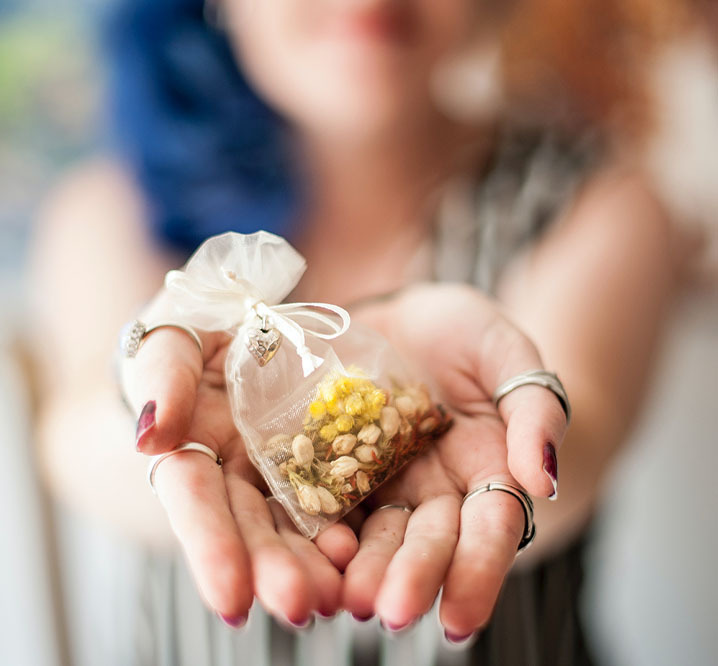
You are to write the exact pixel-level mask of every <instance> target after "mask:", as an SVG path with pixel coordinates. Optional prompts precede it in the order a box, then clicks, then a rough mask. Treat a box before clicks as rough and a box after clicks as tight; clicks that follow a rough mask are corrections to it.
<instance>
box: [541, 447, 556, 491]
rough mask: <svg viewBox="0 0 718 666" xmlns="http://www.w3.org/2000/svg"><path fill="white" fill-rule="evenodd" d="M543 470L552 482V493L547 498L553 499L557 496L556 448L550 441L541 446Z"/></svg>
mask: <svg viewBox="0 0 718 666" xmlns="http://www.w3.org/2000/svg"><path fill="white" fill-rule="evenodd" d="M543 471H544V472H546V476H548V478H549V479H551V483H552V484H553V493H551V494H550V495H549V497H548V498H549V499H550V500H555V499H556V498H557V497H558V462H557V460H556V449H555V448H554V446H553V444H551V443H549V444H546V445H545V446H544V447H543Z"/></svg>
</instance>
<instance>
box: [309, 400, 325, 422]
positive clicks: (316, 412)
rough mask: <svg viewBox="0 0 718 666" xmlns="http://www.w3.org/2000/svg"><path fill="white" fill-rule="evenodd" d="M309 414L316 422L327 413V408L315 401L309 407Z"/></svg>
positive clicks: (320, 402)
mask: <svg viewBox="0 0 718 666" xmlns="http://www.w3.org/2000/svg"><path fill="white" fill-rule="evenodd" d="M309 413H310V414H311V416H312V418H313V419H316V420H317V421H318V420H319V419H321V418H322V417H323V416H324V415H325V414H326V413H327V406H326V405H325V404H324V403H323V402H322V401H321V400H315V401H314V402H312V403H311V404H310V405H309Z"/></svg>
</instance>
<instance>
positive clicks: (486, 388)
mask: <svg viewBox="0 0 718 666" xmlns="http://www.w3.org/2000/svg"><path fill="white" fill-rule="evenodd" d="M164 307H165V303H164V300H163V297H162V294H160V295H159V296H158V297H157V298H156V299H155V301H154V302H153V303H152V304H151V305H150V306H149V308H148V310H146V311H145V312H144V313H143V320H144V321H149V322H152V321H160V320H162V319H165V320H166V319H167V317H163V316H162V314H163V308H164ZM352 316H353V318H354V319H356V320H360V321H363V322H365V323H367V324H369V325H370V326H371V327H373V328H374V329H375V330H378V331H380V332H381V333H382V334H384V335H385V336H386V337H387V338H388V339H389V341H390V342H391V343H393V345H394V346H395V347H396V349H398V350H400V351H401V353H402V354H403V355H404V356H405V357H406V358H407V359H408V360H409V361H410V362H411V363H412V364H413V365H414V366H415V367H417V368H421V370H422V371H423V372H425V373H426V374H427V376H428V377H429V378H430V382H431V383H432V384H433V386H434V388H435V391H436V393H437V395H435V396H434V397H435V398H436V399H437V400H438V401H439V402H441V403H442V404H443V405H444V406H445V407H446V408H447V410H448V411H449V412H450V413H451V415H452V416H453V418H454V425H453V427H452V428H451V429H450V430H449V431H448V432H447V433H446V434H445V435H443V436H442V437H441V438H440V439H439V440H438V441H437V442H436V443H435V444H434V445H433V446H432V448H430V450H429V451H428V452H426V453H424V454H422V455H421V456H419V457H417V458H416V459H414V460H413V461H411V462H410V463H409V464H408V465H406V467H404V469H403V470H402V471H401V472H399V473H398V474H397V475H396V476H394V477H392V478H391V479H390V480H389V481H387V482H386V483H385V484H384V485H382V486H381V487H380V488H379V489H377V490H376V492H374V493H373V494H372V495H371V496H370V497H369V498H368V499H367V500H365V501H364V502H362V503H361V504H360V505H359V506H358V507H357V508H356V509H355V510H353V511H352V512H351V513H350V514H348V515H347V516H346V517H345V519H344V520H342V521H339V522H338V523H335V524H334V525H332V526H330V527H328V528H327V529H325V530H324V531H323V532H321V533H320V534H319V535H318V536H317V537H316V538H314V539H313V540H309V539H307V538H306V537H304V536H302V535H301V534H300V533H299V532H298V531H297V530H296V528H295V527H294V525H293V524H292V522H291V521H290V519H289V518H288V516H287V515H286V513H285V512H284V510H283V508H282V507H281V505H280V504H279V503H278V502H277V501H268V499H267V490H266V486H265V484H264V482H263V480H262V478H261V476H260V475H259V473H258V472H257V470H256V469H255V468H254V466H253V465H252V463H251V462H250V460H249V458H248V456H247V452H246V450H245V447H244V444H243V442H242V439H241V437H240V436H239V434H238V432H237V429H236V427H235V424H234V422H233V420H232V413H231V409H230V405H229V400H228V394H227V390H226V385H225V377H224V361H225V356H226V352H227V348H228V343H229V341H230V339H229V337H228V336H227V335H226V334H224V333H202V332H200V336H201V338H202V342H203V347H204V351H203V352H202V353H200V351H199V349H198V347H197V345H196V344H195V342H194V341H193V340H192V338H191V337H190V336H189V335H187V334H186V333H184V332H182V331H180V330H178V329H174V328H169V327H165V328H160V329H157V330H156V331H155V332H153V333H152V334H151V335H149V336H148V337H147V338H146V339H145V341H144V343H143V345H142V348H141V349H140V351H139V353H138V354H137V357H136V358H135V359H128V360H126V361H125V362H124V363H123V385H124V389H125V392H126V395H127V396H128V398H129V400H130V402H131V403H132V405H133V406H134V407H135V409H136V410H137V412H138V413H140V419H139V422H138V430H137V445H138V450H139V451H141V452H142V453H144V454H149V455H155V454H159V453H163V452H166V451H170V450H172V449H173V448H175V447H176V446H177V445H178V444H180V443H182V442H187V441H192V442H200V443H202V444H205V445H207V446H209V447H211V448H212V449H213V450H214V451H215V452H216V453H217V454H218V455H219V456H220V457H221V458H222V460H223V463H224V464H223V466H222V467H219V466H218V465H216V464H215V463H214V462H213V460H212V459H211V458H210V457H209V456H206V455H203V454H201V453H198V452H192V451H187V452H184V453H182V454H181V455H175V456H171V457H169V458H167V459H166V460H165V461H164V462H163V463H162V464H161V465H160V466H159V467H158V468H157V474H156V477H155V489H156V492H157V495H158V497H159V500H160V502H161V503H162V505H163V507H164V508H165V510H166V511H167V514H168V517H169V521H170V523H171V526H172V529H173V530H174V532H175V534H176V535H177V538H178V539H179V541H180V543H181V545H182V547H183V549H184V552H185V555H186V558H187V561H188V563H189V567H190V569H191V571H192V573H193V576H194V578H195V581H196V584H197V587H198V589H199V591H200V594H201V595H202V597H203V598H204V600H205V602H206V603H207V605H208V606H209V607H210V608H212V609H213V610H214V611H216V612H217V614H219V615H220V616H221V617H222V618H223V619H224V620H225V622H227V623H228V624H229V625H232V626H237V627H238V626H241V625H242V624H243V623H244V622H245V620H246V618H247V615H248V612H249V609H250V607H251V606H252V603H253V600H254V597H256V598H257V599H258V601H259V602H260V603H261V605H262V606H263V607H264V609H265V610H266V611H267V612H268V613H270V614H271V615H273V616H274V617H275V618H276V619H277V620H278V621H279V622H281V623H284V624H289V625H294V626H297V627H302V626H306V624H307V623H308V622H309V621H310V620H311V619H312V618H313V616H314V614H315V613H316V614H319V615H321V616H324V617H331V616H332V615H334V614H335V613H337V612H338V611H340V610H342V609H344V610H347V611H349V612H351V613H352V614H353V615H354V616H355V617H356V618H358V619H368V618H370V617H371V616H373V615H377V616H378V617H379V618H380V620H381V622H382V624H383V626H384V627H385V628H387V629H389V630H393V631H399V630H401V629H403V628H404V627H407V626H409V625H410V624H412V623H413V622H414V621H415V620H417V619H418V618H420V617H421V616H422V615H423V614H424V613H426V612H427V611H428V610H429V609H430V608H431V607H432V605H433V604H434V601H435V599H436V597H437V595H438V594H439V592H440V590H442V589H443V592H442V596H441V602H440V607H439V618H440V621H441V623H442V625H443V627H444V630H445V632H446V635H447V638H448V639H449V640H451V641H453V642H461V641H462V640H465V639H468V638H469V637H470V636H471V635H472V634H473V633H474V632H475V631H476V630H477V629H480V628H481V627H482V626H483V625H485V624H486V622H487V621H488V620H489V618H490V615H491V611H492V608H493V606H494V604H495V602H496V599H497V596H498V594H499V591H500V588H501V584H502V582H503V580H504V578H505V576H506V574H507V573H508V571H509V570H510V568H511V565H512V563H513V561H514V558H515V555H516V550H517V546H518V544H519V541H520V540H521V537H522V535H523V532H524V526H525V522H524V521H525V519H524V513H523V509H522V506H521V504H520V503H519V502H518V501H517V500H516V498H514V497H511V496H510V495H508V494H506V493H502V492H487V493H483V494H480V495H477V496H475V497H472V498H471V499H470V500H468V501H467V502H466V503H465V504H463V505H462V499H463V497H464V495H465V494H466V493H467V492H468V491H470V490H472V489H474V488H477V487H479V486H481V485H483V484H485V483H487V482H489V481H503V482H508V483H511V484H513V485H520V486H523V488H525V489H526V490H527V491H528V492H529V493H530V494H533V495H535V496H540V497H548V496H550V495H552V494H553V493H554V484H553V483H552V480H551V478H550V476H549V475H548V474H547V473H546V470H545V468H544V455H545V450H546V447H547V446H554V447H556V448H558V446H559V445H560V443H561V441H562V439H563V437H564V434H565V430H566V418H565V415H564V412H563V409H562V407H561V405H560V403H559V401H558V400H557V399H556V397H555V396H554V395H553V394H552V393H551V392H550V391H548V390H546V389H544V388H541V387H538V386H523V387H521V388H520V389H518V390H516V391H513V392H511V393H509V394H508V395H507V396H506V397H505V398H504V399H503V400H502V401H501V403H500V406H499V409H497V408H496V407H495V406H494V404H493V403H492V400H491V396H492V393H493V391H494V390H495V389H496V387H498V386H499V385H500V384H501V383H502V382H504V381H505V380H506V379H508V378H510V377H512V376H514V375H516V374H518V373H520V372H523V371H526V370H531V369H537V368H542V367H543V366H542V363H541V359H540V356H539V354H538V352H537V350H536V348H535V346H534V345H533V344H532V343H531V341H530V340H529V339H528V338H527V337H526V336H525V335H524V334H522V333H521V332H520V331H519V330H518V329H517V328H516V327H515V326H514V325H513V324H512V323H511V322H510V321H509V320H508V319H507V318H506V317H505V316H504V315H503V314H502V313H501V311H500V309H499V308H498V307H497V305H496V304H495V303H494V302H493V301H491V300H490V299H488V298H487V297H485V296H484V295H482V294H481V293H480V292H479V291H478V290H476V289H473V288H471V287H467V286H463V285H440V284H431V285H417V286H414V287H411V288H409V289H406V290H404V291H402V292H400V293H398V294H397V295H396V296H394V297H392V298H390V299H386V300H382V301H381V302H377V303H374V304H372V305H369V306H365V307H362V308H360V309H358V310H356V311H355V312H353V313H352ZM387 504H388V505H398V506H406V507H409V508H411V509H412V511H411V512H407V511H404V510H401V509H396V508H385V509H382V510H378V511H376V510H375V511H372V509H377V508H378V507H381V506H385V505H387Z"/></svg>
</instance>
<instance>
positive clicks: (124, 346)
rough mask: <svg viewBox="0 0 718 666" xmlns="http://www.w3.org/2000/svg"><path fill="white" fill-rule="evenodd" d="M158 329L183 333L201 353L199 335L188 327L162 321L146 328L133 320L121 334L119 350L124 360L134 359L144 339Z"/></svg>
mask: <svg viewBox="0 0 718 666" xmlns="http://www.w3.org/2000/svg"><path fill="white" fill-rule="evenodd" d="M158 328H176V329H178V330H180V331H183V332H184V333H186V334H187V335H189V336H190V337H191V338H192V339H193V340H194V341H195V343H196V345H197V347H199V353H200V354H201V353H202V351H203V347H202V340H201V339H200V337H199V335H197V332H196V331H195V330H194V329H192V328H190V327H189V326H185V325H184V324H179V323H177V322H174V321H162V322H158V323H157V324H151V325H149V326H148V325H147V324H145V323H143V322H141V321H140V320H139V319H135V320H134V321H132V322H130V323H129V324H127V326H126V327H125V329H124V330H123V332H122V336H121V339H120V349H121V351H122V354H123V356H125V357H126V358H134V357H135V356H137V352H138V351H139V349H140V347H141V346H142V343H143V342H144V340H145V338H146V337H147V336H148V335H149V334H150V333H152V331H156V330H157V329H158Z"/></svg>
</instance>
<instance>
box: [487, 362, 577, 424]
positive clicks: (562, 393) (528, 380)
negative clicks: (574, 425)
mask: <svg viewBox="0 0 718 666" xmlns="http://www.w3.org/2000/svg"><path fill="white" fill-rule="evenodd" d="M527 384H537V385H538V386H543V387H544V388H547V389H548V390H549V391H551V392H552V393H553V394H554V395H555V396H556V397H557V398H558V401H559V402H560V403H561V407H562V408H563V411H564V413H565V414H566V424H568V423H570V422H571V403H569V401H568V395H567V393H566V389H565V388H564V387H563V384H562V383H561V380H560V379H559V378H558V376H557V375H556V373H554V372H548V371H547V370H527V371H526V372H521V373H519V374H518V375H515V376H514V377H511V378H510V379H507V380H506V381H505V382H504V383H503V384H501V386H499V387H498V388H497V389H496V390H495V391H494V395H493V396H492V398H491V399H492V400H493V402H494V404H495V405H496V406H497V407H498V406H499V402H500V400H501V399H502V398H503V397H505V396H506V395H508V394H509V393H511V391H513V390H515V389H517V388H519V386H525V385H527Z"/></svg>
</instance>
